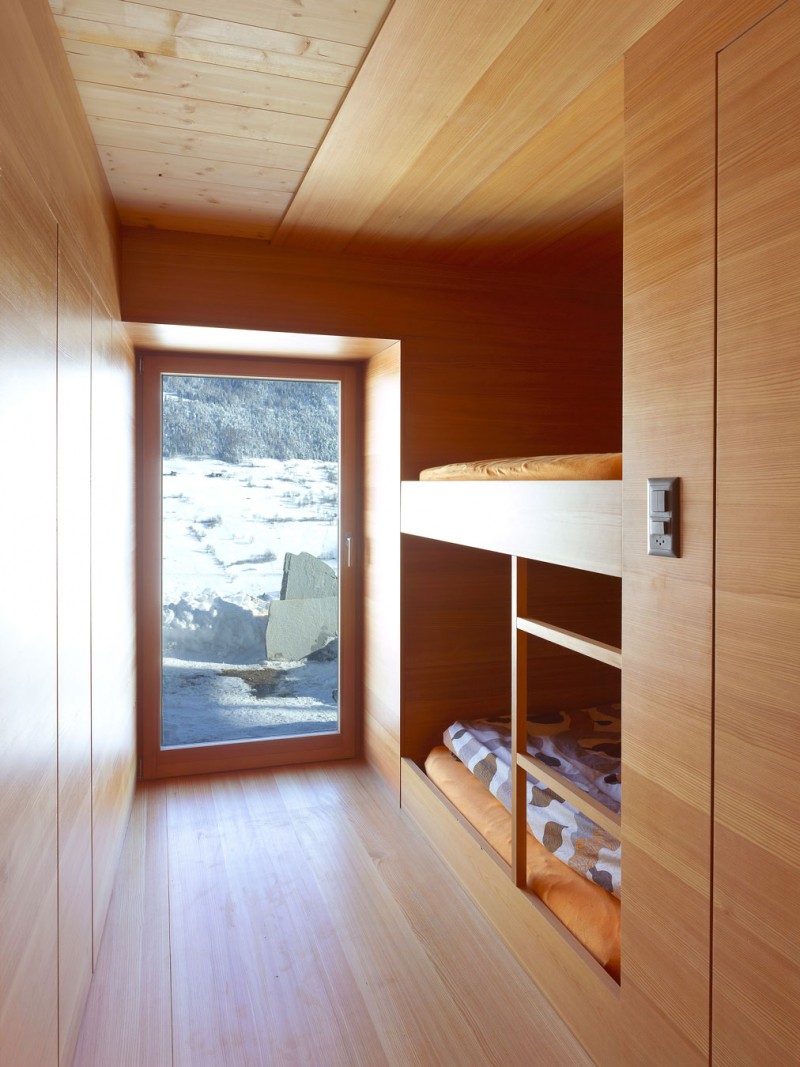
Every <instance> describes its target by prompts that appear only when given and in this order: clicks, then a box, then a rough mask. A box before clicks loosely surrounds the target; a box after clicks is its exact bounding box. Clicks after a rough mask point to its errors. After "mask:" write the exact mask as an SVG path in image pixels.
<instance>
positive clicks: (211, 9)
mask: <svg viewBox="0 0 800 1067" xmlns="http://www.w3.org/2000/svg"><path fill="white" fill-rule="evenodd" d="M56 2H57V3H59V6H63V7H64V8H68V7H69V6H70V0H56ZM139 2H140V4H141V5H142V6H144V7H153V8H166V9H171V8H172V7H173V4H174V0H169V2H167V3H164V2H161V0H139ZM180 7H181V11H182V12H185V13H188V14H191V15H201V16H203V17H205V18H219V15H220V7H221V5H220V0H180ZM385 9H386V2H385V0H358V3H357V4H355V3H353V2H352V0H303V2H302V3H291V4H287V3H286V2H285V0H225V4H224V15H225V20H226V21H228V22H238V23H241V24H242V25H244V26H261V27H263V28H264V29H269V30H282V31H283V32H285V33H294V34H297V35H299V36H302V37H318V38H323V39H324V40H326V41H338V42H340V43H342V44H350V45H359V46H360V47H362V48H365V47H366V46H367V45H368V44H369V43H370V41H371V40H372V38H373V36H374V34H375V31H376V29H377V28H378V26H379V25H380V21H381V19H382V18H383V14H384V11H385ZM60 13H61V14H67V13H68V12H67V11H62V12H60Z"/></svg>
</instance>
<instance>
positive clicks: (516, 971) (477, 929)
mask: <svg viewBox="0 0 800 1067" xmlns="http://www.w3.org/2000/svg"><path fill="white" fill-rule="evenodd" d="M167 909H168V915H167ZM170 952H171V964H170ZM170 986H171V996H170ZM528 1062H538V1063H546V1064H547V1065H548V1067H572V1065H576V1067H584V1065H587V1067H588V1065H589V1063H590V1060H589V1059H588V1057H587V1056H586V1054H585V1053H584V1052H583V1051H582V1049H581V1048H580V1046H579V1045H578V1044H577V1042H576V1041H575V1039H574V1038H573V1037H572V1035H571V1034H570V1033H569V1032H568V1031H567V1030H566V1028H565V1027H564V1025H563V1023H562V1022H561V1021H560V1019H559V1018H558V1016H557V1015H556V1013H555V1012H554V1011H553V1010H552V1008H551V1007H550V1006H549V1005H548V1004H547V1002H546V1001H545V1000H544V998H543V997H542V996H541V994H540V993H539V992H538V990H537V989H536V987H535V986H533V985H532V983H531V982H530V979H529V978H528V977H527V975H526V974H525V973H524V972H523V971H522V969H521V968H520V967H519V965H518V964H517V963H516V961H515V960H514V958H513V957H512V956H511V954H510V953H509V952H508V951H507V949H506V948H505V947H504V945H503V944H502V943H500V942H499V940H498V938H497V937H496V935H495V934H494V932H493V931H492V930H491V929H490V927H489V926H488V924H487V923H486V922H485V921H484V920H483V918H482V916H481V915H480V914H479V913H478V911H477V910H476V909H475V908H474V907H473V905H472V904H471V903H470V901H469V900H468V899H467V898H466V896H465V895H464V893H463V892H462V890H461V889H460V887H459V886H458V884H457V883H456V882H455V881H454V879H453V877H452V875H451V874H450V872H449V871H448V870H447V868H446V867H445V866H444V864H443V863H442V862H441V861H440V860H439V859H438V857H437V856H436V855H435V854H434V852H433V851H432V849H431V847H430V846H429V844H428V843H427V841H426V840H425V839H424V838H423V837H422V836H421V835H420V834H419V833H418V831H417V830H416V828H415V827H414V826H413V824H412V823H411V822H410V820H409V819H408V818H407V817H406V816H405V815H404V814H403V813H402V812H401V811H400V810H399V809H398V808H397V806H396V800H395V798H394V797H392V796H391V795H390V794H389V792H388V790H386V789H385V787H384V786H383V785H382V783H381V781H380V780H379V779H378V778H377V776H375V775H374V773H373V772H372V771H371V770H370V769H369V768H368V767H367V766H366V765H364V764H358V763H354V762H347V763H339V764H325V765H318V766H316V767H314V766H305V767H296V768H295V767H293V768H285V769H278V770H271V771H254V772H247V773H244V774H240V775H212V776H207V777H196V778H184V779H179V780H174V781H171V782H167V783H166V784H160V785H155V786H144V787H143V788H142V789H141V790H140V792H139V795H138V798H137V803H136V808H135V812H134V818H133V821H132V823H131V828H130V831H129V834H128V840H127V843H126V849H125V854H124V857H123V864H122V868H121V870H120V876H119V879H118V882H117V887H116V889H115V895H114V900H113V903H112V911H111V914H110V916H109V922H108V927H107V932H106V935H105V939H104V942H103V946H102V950H101V954H100V959H99V962H98V970H97V974H96V976H95V980H94V983H93V988H92V993H91V996H90V1004H89V1009H88V1011H87V1015H86V1018H85V1020H84V1024H83V1029H82V1032H81V1038H80V1044H79V1049H78V1056H77V1058H76V1061H75V1064H76V1067H100V1065H101V1064H102V1065H103V1067H134V1065H136V1067H162V1065H164V1067H166V1065H168V1064H169V1065H173V1064H174V1067H187V1065H191V1067H205V1065H208V1067H211V1065H213V1067H251V1065H252V1067H257V1065H258V1067H260V1065H270V1067H272V1065H276V1067H277V1065H280V1067H283V1065H286V1067H294V1065H297V1067H317V1065H319V1067H323V1065H324V1067H414V1065H419V1067H435V1065H438V1064H441V1065H447V1067H450V1065H452V1064H454V1063H458V1064H459V1067H495V1065H497V1067H500V1065H501V1064H502V1065H508V1064H515V1063H528Z"/></svg>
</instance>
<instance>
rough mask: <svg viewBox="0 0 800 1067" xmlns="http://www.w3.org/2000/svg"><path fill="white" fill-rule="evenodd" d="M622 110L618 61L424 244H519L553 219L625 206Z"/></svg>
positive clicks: (442, 220)
mask: <svg viewBox="0 0 800 1067" xmlns="http://www.w3.org/2000/svg"><path fill="white" fill-rule="evenodd" d="M623 106H624V98H623V64H622V62H620V63H617V64H616V65H615V66H614V67H611V68H610V69H609V70H608V71H607V72H606V73H605V74H604V75H602V76H601V77H600V78H598V79H597V81H596V82H595V83H594V84H593V85H591V86H590V87H589V89H587V90H586V91H585V92H584V93H582V94H581V96H580V97H578V98H577V99H576V100H574V101H573V102H572V103H571V104H570V105H569V106H568V107H567V108H565V110H564V111H562V112H561V113H560V115H558V116H557V117H556V118H555V119H554V120H553V121H552V122H551V123H550V124H549V125H548V126H547V127H546V128H545V129H544V130H542V131H541V132H540V133H539V134H538V135H537V136H536V137H533V138H531V139H530V140H529V141H528V142H527V143H526V144H525V145H523V147H522V148H521V149H520V150H519V151H517V152H516V153H514V154H513V155H512V156H510V157H509V158H508V159H507V160H506V161H505V162H504V163H502V164H501V166H499V167H498V168H497V169H496V170H495V171H494V172H493V173H492V174H491V175H489V177H488V178H487V179H486V180H485V181H484V182H481V183H480V184H479V185H477V186H476V187H475V188H474V189H473V190H472V191H471V192H470V194H469V195H468V196H466V197H464V198H462V199H461V200H460V201H458V202H457V203H455V206H454V207H453V208H451V210H450V211H448V212H447V213H446V214H445V215H443V216H440V217H439V219H438V221H437V222H435V224H434V225H433V226H432V227H430V228H429V229H428V231H427V232H426V234H425V239H426V241H430V242H433V243H436V244H439V245H441V244H445V243H447V244H450V245H454V246H456V247H467V246H470V245H475V246H478V247H484V246H486V245H487V244H488V243H491V242H495V243H499V244H502V243H503V240H504V238H507V237H512V236H514V237H515V238H516V241H517V243H520V242H523V241H524V240H525V239H526V237H527V235H529V234H530V235H532V234H538V233H542V232H546V231H547V230H549V227H550V225H551V222H552V220H556V221H558V220H559V219H561V218H563V219H565V220H567V222H571V220H575V219H578V218H580V217H581V216H582V215H583V213H584V210H585V209H587V208H588V209H591V207H592V206H593V205H596V204H598V203H602V204H603V205H606V204H608V203H611V202H613V201H614V199H615V198H616V200H617V201H618V202H619V203H622V155H623V144H624V127H623V117H624V116H623Z"/></svg>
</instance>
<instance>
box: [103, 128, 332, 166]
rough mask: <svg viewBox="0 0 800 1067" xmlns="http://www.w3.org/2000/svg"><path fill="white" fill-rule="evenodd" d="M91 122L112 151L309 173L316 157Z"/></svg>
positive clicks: (223, 137)
mask: <svg viewBox="0 0 800 1067" xmlns="http://www.w3.org/2000/svg"><path fill="white" fill-rule="evenodd" d="M89 120H90V123H91V127H92V133H93V135H94V139H95V142H96V143H97V144H98V145H103V146H107V147H110V148H123V149H125V148H129V149H139V150H141V151H145V152H161V153H166V154H168V155H177V156H187V157H192V158H198V159H210V160H217V161H219V162H223V163H240V164H245V165H249V166H254V167H269V168H273V169H279V170H288V171H305V169H306V168H307V166H308V164H309V163H310V161H311V158H312V156H313V154H314V152H313V149H312V148H304V147H302V146H301V145H290V144H282V143H280V142H277V141H254V140H253V139H252V138H250V137H235V136H231V135H228V134H219V133H206V132H202V131H199V130H186V129H177V128H176V127H171V126H154V125H153V124H152V123H147V122H134V121H130V120H128V119H115V118H106V117H101V116H90V117H89Z"/></svg>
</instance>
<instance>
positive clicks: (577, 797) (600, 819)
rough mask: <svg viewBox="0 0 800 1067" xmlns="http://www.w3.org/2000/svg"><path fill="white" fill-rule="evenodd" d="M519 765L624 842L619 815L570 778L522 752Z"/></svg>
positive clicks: (518, 754) (519, 753)
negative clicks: (585, 791)
mask: <svg viewBox="0 0 800 1067" xmlns="http://www.w3.org/2000/svg"><path fill="white" fill-rule="evenodd" d="M517 765H518V766H519V767H521V768H522V769H523V770H525V771H527V773H528V774H530V775H531V776H532V777H533V778H536V779H537V781H539V782H543V783H544V784H545V785H548V786H550V788H551V789H552V790H553V791H554V792H556V793H558V795H559V796H560V797H561V798H562V799H564V800H567V801H569V803H570V804H571V805H572V806H573V808H577V809H578V811H580V812H582V813H583V814H584V815H585V816H586V817H587V818H588V819H591V820H592V822H595V823H597V825H598V826H601V827H602V828H603V829H604V830H606V831H608V833H610V834H611V835H612V836H613V837H616V839H617V840H618V841H621V840H622V828H621V820H620V817H619V815H617V814H616V813H615V812H613V811H611V810H610V809H609V808H607V807H606V806H605V804H601V803H600V801H599V800H595V798H594V797H592V796H589V794H588V793H584V791H583V790H582V789H577V788H576V787H575V786H574V785H573V784H572V782H570V780H569V778H565V777H564V775H563V774H559V773H558V771H554V770H552V769H551V768H550V767H546V766H545V765H544V764H543V763H540V762H539V760H536V759H531V757H530V756H526V755H524V754H523V753H521V752H518V753H517Z"/></svg>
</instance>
